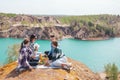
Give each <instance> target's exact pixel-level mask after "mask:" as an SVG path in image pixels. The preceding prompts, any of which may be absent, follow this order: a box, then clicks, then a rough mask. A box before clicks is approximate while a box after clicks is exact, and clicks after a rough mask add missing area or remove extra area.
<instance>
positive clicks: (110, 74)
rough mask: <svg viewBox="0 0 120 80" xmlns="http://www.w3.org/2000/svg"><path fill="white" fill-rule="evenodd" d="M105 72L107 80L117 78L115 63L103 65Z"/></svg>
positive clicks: (115, 79)
mask: <svg viewBox="0 0 120 80" xmlns="http://www.w3.org/2000/svg"><path fill="white" fill-rule="evenodd" d="M105 73H106V77H107V78H109V80H117V79H118V67H117V66H116V65H115V64H107V65H105Z"/></svg>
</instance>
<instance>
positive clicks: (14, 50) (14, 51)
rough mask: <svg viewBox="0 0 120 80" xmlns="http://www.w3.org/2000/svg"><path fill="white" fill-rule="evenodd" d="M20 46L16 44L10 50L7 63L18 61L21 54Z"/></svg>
mask: <svg viewBox="0 0 120 80" xmlns="http://www.w3.org/2000/svg"><path fill="white" fill-rule="evenodd" d="M19 49H20V45H19V44H14V45H12V46H10V47H9V48H8V53H7V55H8V57H7V61H6V63H11V62H14V61H16V60H17V58H18V54H19Z"/></svg>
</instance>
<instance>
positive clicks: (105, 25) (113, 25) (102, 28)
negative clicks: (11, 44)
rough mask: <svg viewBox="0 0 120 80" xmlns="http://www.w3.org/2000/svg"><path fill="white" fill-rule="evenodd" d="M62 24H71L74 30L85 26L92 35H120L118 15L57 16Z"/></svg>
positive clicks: (119, 18)
mask: <svg viewBox="0 0 120 80" xmlns="http://www.w3.org/2000/svg"><path fill="white" fill-rule="evenodd" d="M57 19H58V20H59V21H60V22H61V23H62V24H69V25H70V27H71V28H72V30H73V31H76V30H79V29H81V28H83V27H84V28H85V29H86V30H87V32H89V33H88V34H93V36H92V35H89V36H92V37H115V36H117V35H120V33H119V30H120V28H119V26H120V25H119V23H120V16H119V15H118V16H117V15H89V16H62V17H57Z"/></svg>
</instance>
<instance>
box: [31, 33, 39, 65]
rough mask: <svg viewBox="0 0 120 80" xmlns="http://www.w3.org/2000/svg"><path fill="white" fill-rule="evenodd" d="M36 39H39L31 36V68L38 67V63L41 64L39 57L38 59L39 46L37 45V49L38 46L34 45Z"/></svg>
mask: <svg viewBox="0 0 120 80" xmlns="http://www.w3.org/2000/svg"><path fill="white" fill-rule="evenodd" d="M36 39H37V37H36V36H35V35H34V34H33V35H31V36H30V45H29V47H30V49H31V50H32V55H31V58H30V61H29V63H30V65H31V66H36V65H38V62H39V55H38V56H37V57H36V49H37V51H38V48H39V46H38V44H37V47H35V46H36V45H35V43H34V42H35V40H36Z"/></svg>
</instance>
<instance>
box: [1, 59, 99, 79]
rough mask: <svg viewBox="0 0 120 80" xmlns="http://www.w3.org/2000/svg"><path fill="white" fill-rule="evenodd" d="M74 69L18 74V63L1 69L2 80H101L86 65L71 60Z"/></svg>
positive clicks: (40, 70) (39, 70) (42, 70)
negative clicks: (16, 69) (16, 70)
mask: <svg viewBox="0 0 120 80" xmlns="http://www.w3.org/2000/svg"><path fill="white" fill-rule="evenodd" d="M69 61H70V62H71V63H72V65H73V69H72V70H71V71H70V72H67V71H66V70H63V69H32V70H31V71H25V72H22V73H16V72H15V68H16V65H17V63H16V62H13V63H10V64H8V65H5V66H4V67H2V68H0V80H101V79H100V77H99V76H98V75H97V74H95V73H93V72H92V71H91V70H90V69H89V68H87V67H86V66H85V65H84V64H82V63H80V62H77V61H74V60H72V59H69Z"/></svg>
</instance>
